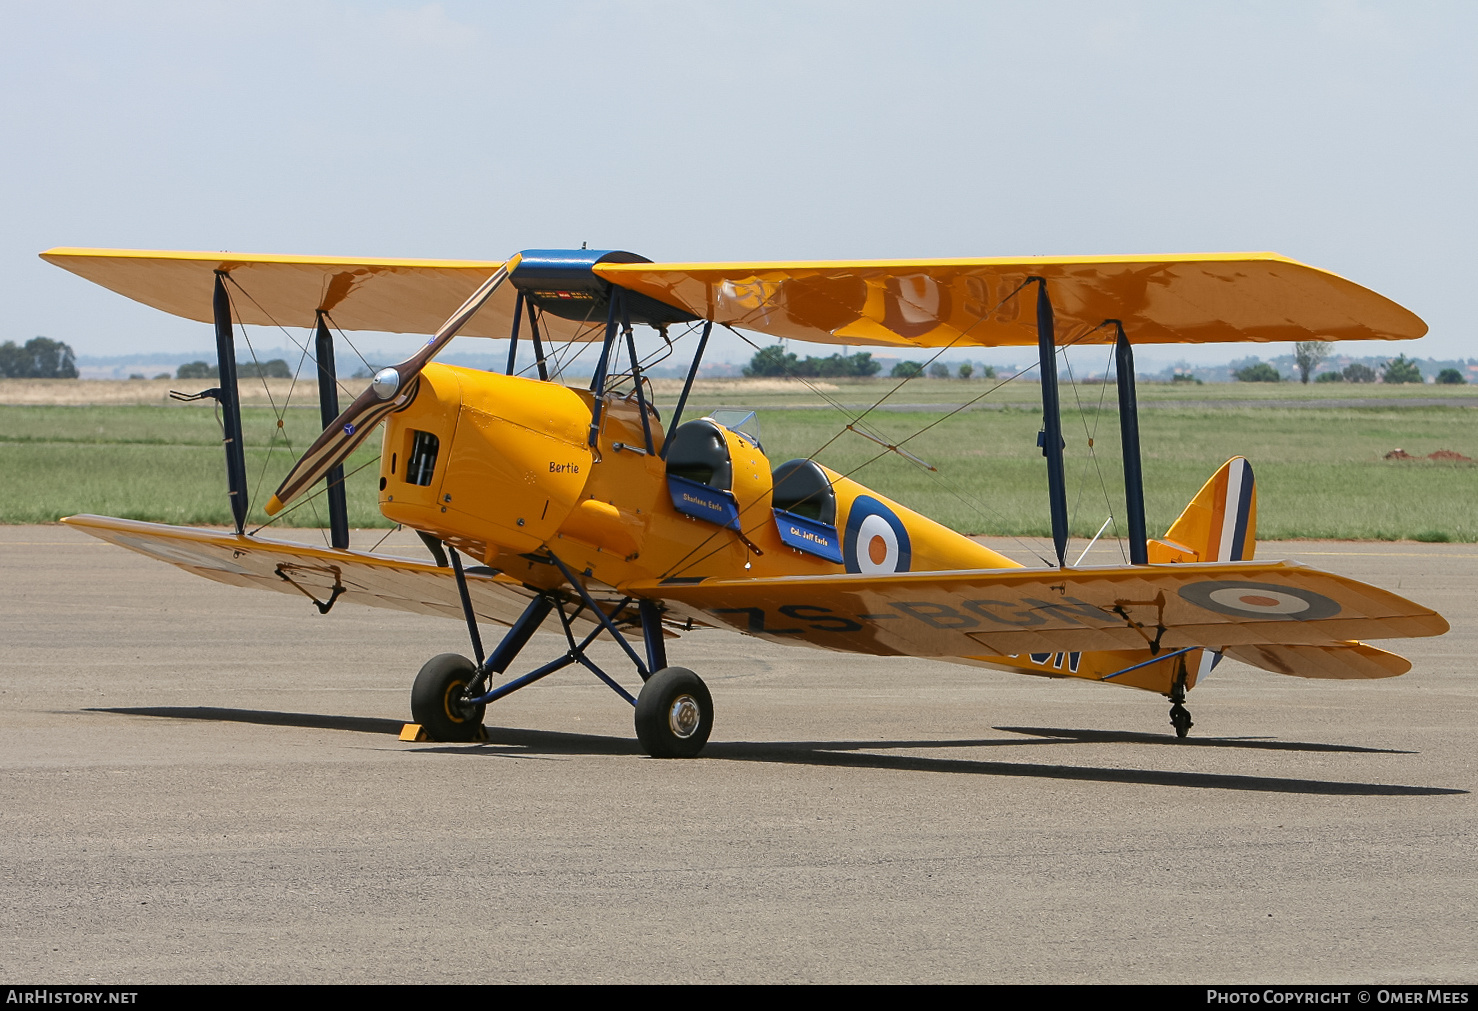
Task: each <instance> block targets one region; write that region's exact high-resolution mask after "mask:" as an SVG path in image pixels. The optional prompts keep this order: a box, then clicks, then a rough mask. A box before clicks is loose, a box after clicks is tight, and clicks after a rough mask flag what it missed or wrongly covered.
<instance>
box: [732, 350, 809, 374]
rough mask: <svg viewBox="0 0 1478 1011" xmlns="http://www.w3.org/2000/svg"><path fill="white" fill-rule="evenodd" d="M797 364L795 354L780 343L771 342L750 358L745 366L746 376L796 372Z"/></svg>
mask: <svg viewBox="0 0 1478 1011" xmlns="http://www.w3.org/2000/svg"><path fill="white" fill-rule="evenodd" d="M796 364H797V363H796V357H795V355H793V354H791V353H789V352H788V351H786V350H785V348H784V347H783V346H781V345H779V344H771V345H770V346H769V347H767V348H761V349H760V350H759V351H758V352H757V353H756V354H755V356H754V357H753V358H751V359H750V360H749V364H748V365H746V366H744V374H745V375H746V376H783V375H786V374H787V373H789V372H794V371H795V367H796Z"/></svg>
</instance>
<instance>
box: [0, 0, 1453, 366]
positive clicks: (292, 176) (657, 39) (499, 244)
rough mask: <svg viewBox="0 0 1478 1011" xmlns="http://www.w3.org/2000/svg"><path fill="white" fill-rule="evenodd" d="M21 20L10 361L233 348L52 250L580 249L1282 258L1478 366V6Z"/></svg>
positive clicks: (744, 9)
mask: <svg viewBox="0 0 1478 1011" xmlns="http://www.w3.org/2000/svg"><path fill="white" fill-rule="evenodd" d="M0 19H3V20H0V82H3V84H0V137H3V138H4V150H5V157H4V158H0V180H3V185H0V194H3V196H0V201H3V202H0V214H3V217H0V222H3V227H0V340H16V341H21V342H23V341H25V340H27V339H29V338H30V337H32V336H35V335H38V334H44V335H46V336H48V337H51V338H53V339H58V340H65V341H66V342H67V343H69V344H71V345H72V347H73V348H74V349H76V350H77V351H78V352H79V353H80V354H90V355H114V354H123V353H132V352H145V351H175V350H180V351H186V350H194V349H203V348H209V347H211V346H212V343H213V341H212V337H211V334H210V333H209V330H208V327H206V326H204V325H202V324H199V323H192V322H189V321H185V320H179V319H176V318H173V317H170V316H167V315H165V314H163V313H160V312H158V311H156V310H153V309H149V308H147V307H144V306H141V305H138V304H136V303H133V302H130V301H128V300H127V299H124V298H123V297H121V296H119V295H116V294H114V293H112V292H109V291H106V290H104V289H101V288H98V287H95V286H93V285H91V284H89V283H87V282H85V281H83V280H82V279H80V278H77V277H75V276H73V275H71V274H68V273H66V272H65V271H62V270H59V269H58V268H56V267H52V266H50V265H48V264H46V263H44V262H43V261H41V260H39V259H38V258H37V256H36V254H37V253H38V252H40V251H41V250H43V249H47V248H50V247H52V246H61V245H76V246H103V247H127V248H160V249H202V250H206V249H208V250H227V249H229V250H235V251H241V252H278V253H313V254H335V255H346V256H412V257H448V258H470V259H499V258H502V257H504V256H506V255H508V254H510V253H512V252H513V251H515V250H518V249H524V248H540V247H557V246H579V245H580V244H581V243H582V242H588V243H589V244H590V246H591V247H592V248H618V249H630V250H633V251H636V252H639V253H641V254H643V255H645V256H647V257H650V258H652V259H656V260H664V261H670V260H737V259H765V260H776V259H867V258H896V257H953V256H961V257H966V256H1008V255H1013V254H1043V253H1046V254H1050V253H1061V254H1071V253H1081V254H1113V253H1168V252H1197V251H1232V250H1272V251H1276V252H1279V253H1282V254H1284V255H1286V256H1291V257H1293V258H1295V259H1298V260H1302V261H1304V262H1306V263H1311V264H1314V265H1315V266H1319V267H1322V268H1325V269H1328V270H1332V271H1334V272H1336V273H1338V274H1341V275H1344V276H1345V277H1348V278H1350V279H1352V280H1354V281H1357V282H1359V283H1361V284H1363V285H1366V286H1367V287H1370V288H1373V289H1375V290H1376V291H1379V292H1381V293H1382V294H1384V295H1387V296H1389V297H1391V298H1393V299H1395V300H1396V301H1398V302H1400V303H1402V304H1403V305H1405V306H1407V307H1408V308H1410V309H1412V310H1413V311H1415V312H1416V313H1417V314H1418V315H1420V316H1422V317H1423V318H1424V319H1425V320H1426V321H1427V323H1428V324H1429V326H1430V328H1431V333H1430V335H1429V336H1427V337H1425V338H1423V339H1422V340H1420V341H1417V342H1410V343H1407V344H1403V345H1402V346H1401V347H1400V348H1399V350H1401V351H1405V352H1407V353H1408V354H1414V355H1421V356H1430V357H1444V358H1449V357H1469V356H1478V342H1475V340H1474V326H1473V324H1472V323H1471V321H1470V318H1469V314H1468V312H1467V310H1466V301H1467V298H1468V296H1469V293H1470V289H1471V280H1470V279H1471V272H1472V270H1473V267H1474V264H1475V255H1478V220H1475V218H1478V215H1475V189H1478V187H1475V183H1474V179H1475V165H1478V116H1475V114H1474V110H1475V109H1478V59H1475V55H1478V53H1475V47H1478V4H1473V3H1467V2H1453V3H1438V2H1432V3H1423V2H1419V0H1405V2H1402V3H1365V2H1353V0H1350V2H1334V0H1329V2H1318V0H1307V2H1297V3H1294V2H1287V0H1280V2H1268V3H1262V2H1248V0H1243V2H1235V3H1216V2H1193V3H1188V2H1170V3H1150V2H1129V0H1124V2H1117V3H1105V2H1096V3H1052V2H1041V0H1038V2H1031V3H1026V2H1020V3H990V2H980V0H975V2H968V3H946V2H927V0H920V2H912V3H908V4H901V3H897V2H896V0H895V2H887V3H868V2H858V0H848V2H836V3H816V2H800V0H786V2H779V3H769V2H759V0H745V2H742V3H739V2H733V3H722V2H710V3H700V2H683V3H668V2H657V0H647V2H639V0H605V2H597V0H589V2H554V0H544V2H540V3H508V4H502V3H456V2H448V3H432V4H427V3H416V2H410V3H397V2H362V3H345V2H330V0H292V2H285V3H279V2H274V0H262V2H247V3H242V2H233V3H217V2H209V0H189V2H181V3H175V2H168V0H158V2H152V3H133V2H127V0H109V2H106V3H86V2H67V0H45V2H31V0H0ZM380 342H381V344H382V345H384V346H387V347H391V348H394V347H403V348H410V347H413V346H414V344H415V343H416V341H415V340H414V339H413V338H388V337H387V338H383V339H380ZM396 342H399V343H398V344H397V343H396ZM370 343H371V344H374V341H371V342H370ZM458 343H459V344H460V343H463V341H459V342H458ZM731 343H732V346H722V347H720V349H719V350H720V352H721V355H720V356H722V354H723V353H727V354H728V355H729V356H730V357H731V358H732V359H733V360H740V359H741V358H745V357H747V356H748V353H749V350H748V349H747V348H744V347H743V346H742V345H739V344H738V342H737V341H732V342H731ZM796 350H800V351H802V352H805V351H808V350H820V351H821V353H829V351H830V350H831V349H807V348H803V347H802V348H797V349H796ZM1156 350H1157V352H1159V351H1168V350H1169V349H1156ZM1249 350H1251V351H1252V352H1254V353H1256V352H1257V351H1258V350H1259V348H1256V347H1254V348H1250V349H1249V348H1248V347H1247V346H1245V345H1235V346H1227V345H1212V346H1204V347H1187V348H1185V349H1184V351H1183V353H1182V352H1180V351H1179V350H1178V349H1175V350H1174V351H1171V352H1170V353H1169V354H1168V355H1166V354H1161V355H1157V356H1152V355H1149V354H1143V355H1141V365H1142V366H1143V365H1145V364H1148V363H1150V362H1153V361H1154V360H1155V358H1156V357H1160V358H1165V359H1166V360H1173V359H1174V358H1177V357H1179V358H1184V359H1185V360H1187V361H1190V362H1193V363H1208V364H1209V363H1214V362H1224V361H1227V360H1228V359H1230V358H1237V357H1241V356H1242V355H1244V354H1246V353H1247V352H1248V351H1249ZM1286 350H1287V347H1286V346H1284V345H1269V346H1266V351H1265V354H1266V355H1267V356H1271V355H1274V354H1278V353H1282V352H1284V351H1286ZM1342 350H1347V351H1350V352H1352V353H1357V354H1391V353H1394V351H1395V350H1397V349H1395V348H1393V347H1392V346H1391V345H1387V344H1379V343H1376V344H1372V345H1369V346H1357V345H1346V346H1344V347H1343V348H1342ZM1002 357H1003V359H1004V358H1011V359H1017V358H1021V354H1020V351H1019V350H1017V349H1013V350H1012V351H1011V352H1009V353H1008V354H1006V355H1004V356H1002ZM986 359H987V360H990V359H989V356H986Z"/></svg>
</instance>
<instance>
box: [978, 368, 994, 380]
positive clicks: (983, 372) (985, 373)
mask: <svg viewBox="0 0 1478 1011" xmlns="http://www.w3.org/2000/svg"><path fill="white" fill-rule="evenodd" d="M995 377H996V367H995V366H994V365H982V366H980V378H981V379H994V378H995Z"/></svg>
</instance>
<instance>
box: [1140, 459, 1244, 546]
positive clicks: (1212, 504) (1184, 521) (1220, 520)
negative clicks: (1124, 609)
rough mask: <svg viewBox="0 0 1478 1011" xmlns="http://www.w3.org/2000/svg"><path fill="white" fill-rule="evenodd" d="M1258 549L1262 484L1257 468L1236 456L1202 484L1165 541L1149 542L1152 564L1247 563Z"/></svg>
mask: <svg viewBox="0 0 1478 1011" xmlns="http://www.w3.org/2000/svg"><path fill="white" fill-rule="evenodd" d="M1256 546H1257V485H1256V482H1255V481H1254V480H1253V476H1252V464H1250V463H1248V462H1247V460H1246V459H1245V458H1244V457H1240V456H1234V457H1232V458H1231V459H1230V460H1228V461H1227V462H1226V463H1224V464H1222V466H1221V469H1220V470H1218V471H1217V472H1216V473H1215V474H1213V475H1211V480H1209V481H1207V482H1206V483H1205V484H1204V485H1202V486H1201V490H1200V491H1198V492H1197V493H1196V497H1195V498H1193V499H1191V503H1190V505H1188V506H1186V507H1185V511H1184V512H1182V513H1181V514H1180V518H1179V519H1177V520H1176V521H1175V522H1174V523H1172V524H1171V525H1170V529H1169V530H1168V531H1167V532H1166V534H1165V537H1164V539H1163V540H1151V541H1150V542H1149V545H1148V548H1149V560H1150V564H1152V565H1165V564H1168V563H1172V562H1247V561H1251V560H1252V556H1253V553H1254V551H1255V550H1256Z"/></svg>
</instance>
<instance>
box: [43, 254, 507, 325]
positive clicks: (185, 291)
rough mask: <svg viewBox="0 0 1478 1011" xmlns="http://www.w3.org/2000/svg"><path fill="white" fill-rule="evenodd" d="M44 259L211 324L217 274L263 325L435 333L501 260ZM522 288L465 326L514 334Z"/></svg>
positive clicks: (495, 300) (498, 298) (248, 316)
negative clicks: (325, 324)
mask: <svg viewBox="0 0 1478 1011" xmlns="http://www.w3.org/2000/svg"><path fill="white" fill-rule="evenodd" d="M41 258H42V259H43V260H46V261H48V262H50V263H54V264H56V265H57V266H58V267H63V268H65V269H67V270H70V271H71V272H72V273H74V274H79V275H81V276H82V277H85V278H87V279H88V280H89V281H93V282H95V283H97V284H100V285H102V286H103V287H105V288H111V289H112V290H113V291H116V292H118V293H119V294H121V295H127V296H128V297H129V298H132V299H135V300H136V301H139V302H143V303H144V304H145V305H151V306H153V307H154V308H156V309H163V310H164V311H165V312H168V313H173V314H174V315H176V316H183V317H185V318H186V319H194V320H199V321H201V322H203V323H208V322H210V321H211V319H212V315H211V292H212V291H213V290H214V284H215V272H216V271H218V270H223V271H226V272H228V273H229V274H230V276H231V279H232V280H233V281H234V282H236V284H238V285H240V291H234V290H233V291H232V301H233V303H234V309H235V311H236V314H237V318H238V319H239V320H240V321H241V322H243V323H250V324H255V325H258V326H273V325H277V324H280V325H282V326H293V327H312V326H315V325H316V324H317V316H316V312H317V310H319V309H322V310H324V311H325V312H327V313H328V314H329V316H330V317H331V318H332V320H333V322H334V324H335V325H336V326H338V327H339V328H340V329H342V330H382V331H387V332H390V333H435V332H436V329H437V327H439V326H441V325H442V323H444V322H445V321H446V318H447V317H448V316H450V315H451V314H452V313H453V312H454V311H455V310H456V309H457V307H458V306H460V305H461V304H462V303H463V302H465V301H466V300H467V298H468V296H469V295H471V294H472V293H473V292H474V291H476V290H477V288H478V286H479V285H480V284H482V283H483V282H484V281H486V280H487V279H488V278H489V277H490V276H492V274H493V272H494V271H495V270H497V269H498V268H499V267H501V266H503V261H501V260H492V261H484V260H386V259H374V258H360V259H343V258H336V257H331V256H276V255H271V254H255V253H245V254H243V253H189V252H170V251H162V250H148V249H69V248H57V249H49V250H47V251H46V252H44V253H42V254H41ZM515 298H516V296H515V294H514V292H513V289H512V287H511V286H505V287H504V288H503V289H502V290H500V291H499V292H497V293H496V294H494V295H493V297H492V298H491V299H489V300H488V303H487V304H486V305H484V306H483V307H482V309H480V310H479V311H478V313H477V315H475V316H474V317H472V319H471V320H470V321H468V323H467V324H466V325H465V326H463V327H462V329H461V331H460V332H461V333H462V334H464V335H466V336H469V337H506V336H508V333H509V328H510V326H511V325H512V322H513V309H514V302H515Z"/></svg>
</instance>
